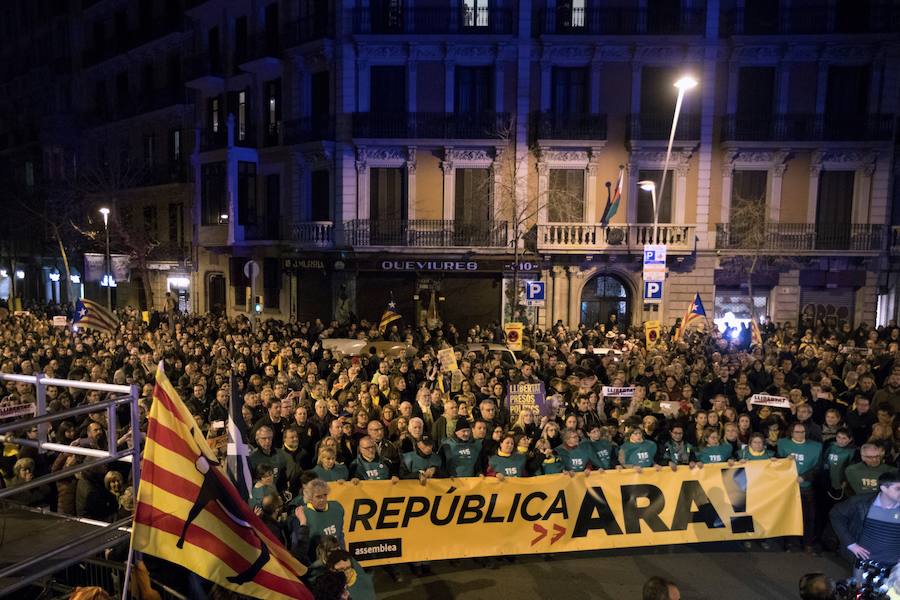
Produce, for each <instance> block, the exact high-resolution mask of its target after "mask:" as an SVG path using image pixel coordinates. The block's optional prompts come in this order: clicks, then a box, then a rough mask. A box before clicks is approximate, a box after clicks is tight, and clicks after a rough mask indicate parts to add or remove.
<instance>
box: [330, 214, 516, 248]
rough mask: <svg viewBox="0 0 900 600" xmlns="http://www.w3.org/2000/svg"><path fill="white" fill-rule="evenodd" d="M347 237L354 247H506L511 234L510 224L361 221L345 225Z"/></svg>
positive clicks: (422, 220) (431, 220)
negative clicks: (508, 226) (509, 230)
mask: <svg viewBox="0 0 900 600" xmlns="http://www.w3.org/2000/svg"><path fill="white" fill-rule="evenodd" d="M344 235H345V241H346V243H347V245H349V246H353V247H367V246H409V247H419V248H449V247H482V248H505V247H506V246H507V244H508V235H509V234H508V231H507V222H506V221H478V222H467V221H453V220H442V219H412V220H399V219H392V220H386V219H357V220H355V221H348V222H346V223H344Z"/></svg>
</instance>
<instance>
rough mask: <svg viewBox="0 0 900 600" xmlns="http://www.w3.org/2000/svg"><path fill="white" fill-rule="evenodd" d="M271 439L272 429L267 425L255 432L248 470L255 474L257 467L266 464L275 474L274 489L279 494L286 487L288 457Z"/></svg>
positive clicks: (272, 436)
mask: <svg viewBox="0 0 900 600" xmlns="http://www.w3.org/2000/svg"><path fill="white" fill-rule="evenodd" d="M273 438H274V435H273V433H272V428H271V427H269V426H267V425H263V426H262V427H260V428H259V429H257V430H256V450H254V451H253V452H252V453H250V458H249V460H250V470H251V471H252V472H254V473H255V472H256V469H257V467H259V465H261V464H264V463H268V465H269V466H271V467H272V470H273V471H274V473H275V487H276V488H277V489H278V491H279V492H281V491H284V488H285V485H286V478H287V476H288V465H289V461H290V457H288V455H287V454H285V452H284V450H282V449H281V448H276V447H275V446H274V444H273V441H272V440H273Z"/></svg>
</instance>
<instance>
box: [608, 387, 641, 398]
mask: <svg viewBox="0 0 900 600" xmlns="http://www.w3.org/2000/svg"><path fill="white" fill-rule="evenodd" d="M602 393H603V395H604V396H619V397H621V398H631V397H632V396H634V387H633V386H632V387H612V386H609V385H604V386H603V390H602Z"/></svg>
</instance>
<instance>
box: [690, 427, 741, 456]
mask: <svg viewBox="0 0 900 600" xmlns="http://www.w3.org/2000/svg"><path fill="white" fill-rule="evenodd" d="M733 455H734V446H732V445H731V444H730V443H728V442H725V441H722V440H721V439H720V438H719V430H718V429H717V428H715V427H707V428H706V429H705V430H704V432H703V443H702V444H700V450H699V451H698V452H697V458H699V459H700V462H702V463H703V464H705V465H708V464H712V463H723V462H727V463H729V464H733V463H734V456H733Z"/></svg>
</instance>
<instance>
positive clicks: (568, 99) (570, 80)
mask: <svg viewBox="0 0 900 600" xmlns="http://www.w3.org/2000/svg"><path fill="white" fill-rule="evenodd" d="M587 79H588V72H587V69H586V68H583V67H553V98H552V102H553V104H552V107H553V112H554V113H555V114H557V115H573V116H580V115H583V114H584V113H586V112H587V104H588V102H587V90H588V86H587Z"/></svg>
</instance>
